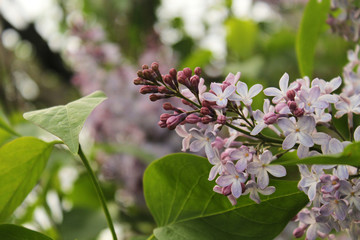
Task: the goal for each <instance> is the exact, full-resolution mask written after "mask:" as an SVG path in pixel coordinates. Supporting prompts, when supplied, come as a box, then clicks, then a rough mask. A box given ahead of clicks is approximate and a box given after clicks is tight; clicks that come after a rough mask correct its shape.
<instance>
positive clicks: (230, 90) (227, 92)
mask: <svg viewBox="0 0 360 240" xmlns="http://www.w3.org/2000/svg"><path fill="white" fill-rule="evenodd" d="M234 92H235V87H234V86H232V85H230V86H228V87H227V88H225V90H224V93H223V97H224V98H228V97H229V96H230V95H231V94H233V93H234Z"/></svg>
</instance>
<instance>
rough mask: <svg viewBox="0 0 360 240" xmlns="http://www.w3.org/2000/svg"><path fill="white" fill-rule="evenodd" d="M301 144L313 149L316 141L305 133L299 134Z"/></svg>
mask: <svg viewBox="0 0 360 240" xmlns="http://www.w3.org/2000/svg"><path fill="white" fill-rule="evenodd" d="M297 136H298V139H299V142H300V143H301V144H302V145H304V146H305V147H312V146H314V141H313V140H312V138H311V136H310V135H309V134H307V133H304V132H298V133H297Z"/></svg>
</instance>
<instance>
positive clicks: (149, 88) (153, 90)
mask: <svg viewBox="0 0 360 240" xmlns="http://www.w3.org/2000/svg"><path fill="white" fill-rule="evenodd" d="M139 92H140V93H141V94H147V93H157V92H159V90H158V87H157V86H151V85H146V86H142V87H141V88H140V91H139Z"/></svg>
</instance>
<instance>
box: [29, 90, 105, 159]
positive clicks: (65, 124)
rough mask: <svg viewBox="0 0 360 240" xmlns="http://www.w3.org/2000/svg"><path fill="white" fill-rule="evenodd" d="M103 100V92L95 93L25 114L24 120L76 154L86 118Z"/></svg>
mask: <svg viewBox="0 0 360 240" xmlns="http://www.w3.org/2000/svg"><path fill="white" fill-rule="evenodd" d="M105 99H106V96H105V94H104V93H103V92H101V91H96V92H94V93H92V94H90V95H88V96H86V97H83V98H80V99H78V100H76V101H73V102H70V103H68V104H67V105H65V106H55V107H51V108H46V109H42V110H37V111H32V112H27V113H25V114H24V118H25V119H27V120H29V121H31V122H32V123H35V124H36V125H39V126H40V127H42V128H43V129H45V130H47V131H48V132H50V133H52V134H54V135H55V136H57V137H59V138H60V139H61V140H63V141H64V144H66V145H67V146H68V147H69V149H70V151H71V152H72V153H74V154H76V153H77V152H78V150H79V134H80V131H81V129H82V127H83V125H84V122H85V120H86V118H87V117H88V116H89V114H90V113H91V112H92V111H93V109H94V108H95V107H96V106H97V105H99V104H100V103H101V102H102V101H104V100H105Z"/></svg>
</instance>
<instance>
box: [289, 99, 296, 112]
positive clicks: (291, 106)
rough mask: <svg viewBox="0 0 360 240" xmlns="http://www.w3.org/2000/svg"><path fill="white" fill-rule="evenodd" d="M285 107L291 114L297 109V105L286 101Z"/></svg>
mask: <svg viewBox="0 0 360 240" xmlns="http://www.w3.org/2000/svg"><path fill="white" fill-rule="evenodd" d="M287 105H288V107H289V109H290V111H291V112H293V111H295V109H296V108H297V104H296V102H295V101H288V102H287Z"/></svg>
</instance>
